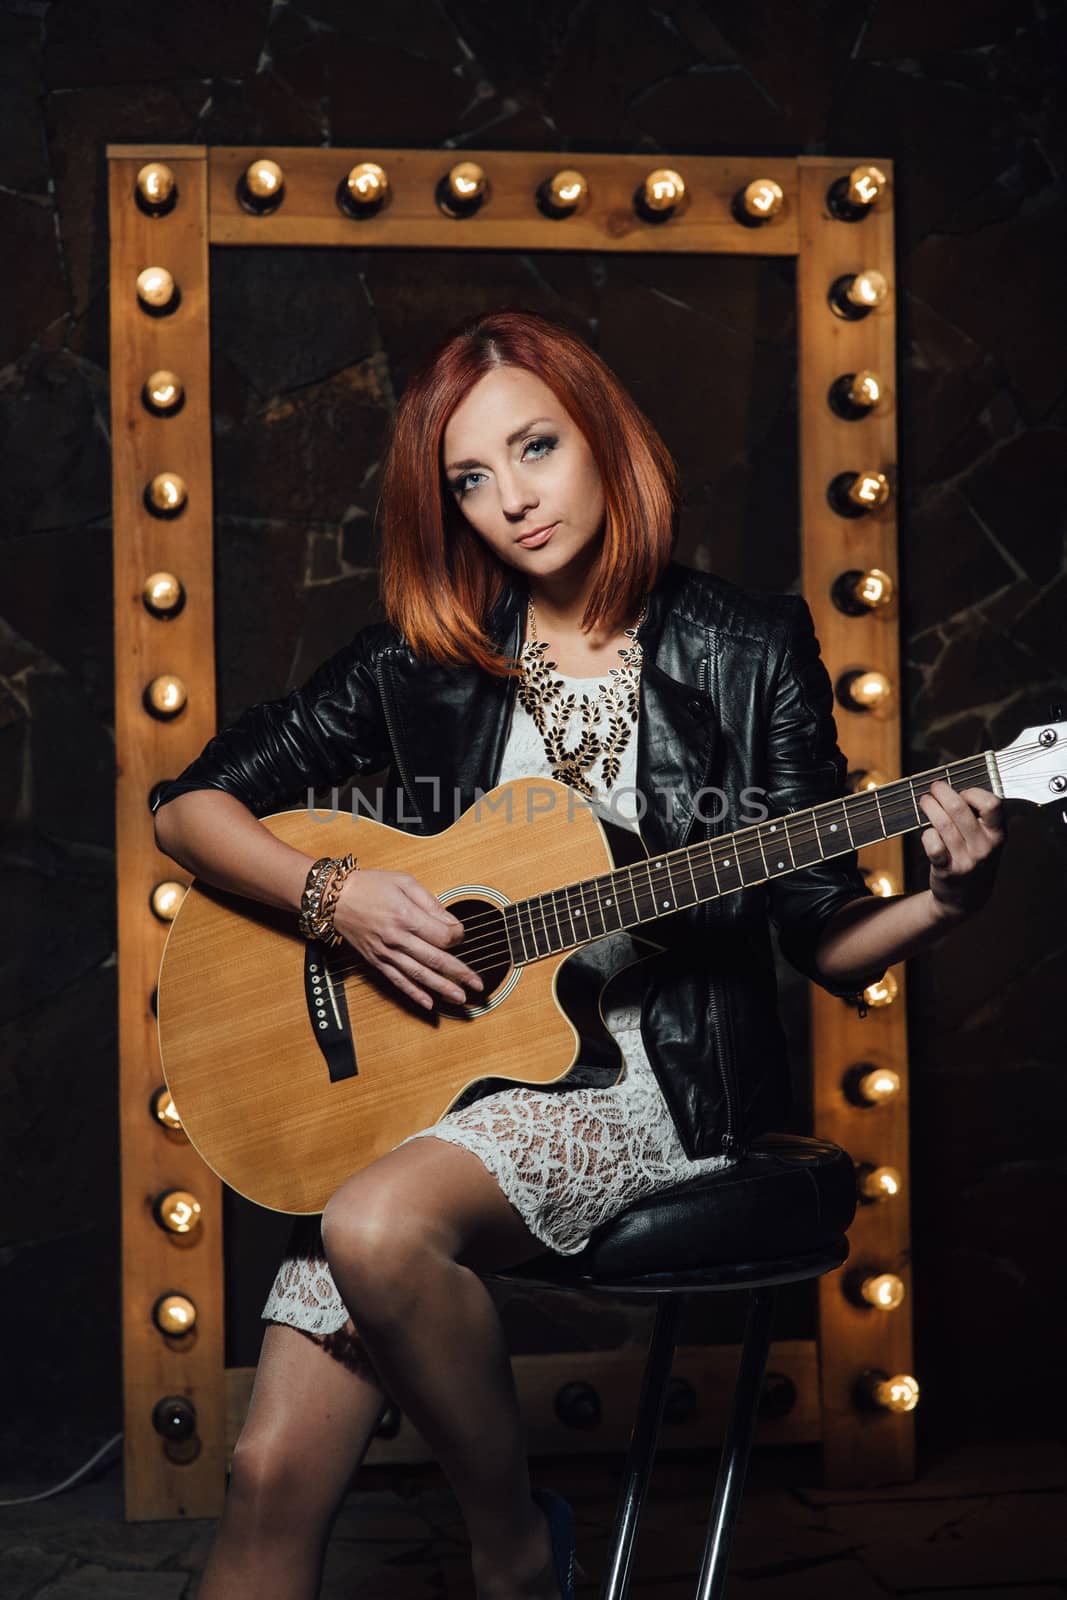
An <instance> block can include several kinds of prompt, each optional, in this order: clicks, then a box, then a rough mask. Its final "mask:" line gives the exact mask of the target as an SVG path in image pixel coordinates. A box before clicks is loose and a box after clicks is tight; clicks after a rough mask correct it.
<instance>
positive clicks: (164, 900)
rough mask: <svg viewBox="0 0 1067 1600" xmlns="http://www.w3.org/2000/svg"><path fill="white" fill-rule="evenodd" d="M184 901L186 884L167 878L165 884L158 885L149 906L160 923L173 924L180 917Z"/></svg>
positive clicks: (153, 891)
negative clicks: (179, 908)
mask: <svg viewBox="0 0 1067 1600" xmlns="http://www.w3.org/2000/svg"><path fill="white" fill-rule="evenodd" d="M184 899H185V884H184V883H176V882H175V881H174V879H173V878H167V879H165V880H164V882H162V883H157V884H156V886H155V888H154V889H153V890H152V893H151V896H150V898H149V905H150V906H151V907H152V911H153V914H154V915H155V916H157V917H158V918H159V920H160V922H173V921H174V918H175V917H176V916H177V915H178V907H179V906H180V905H181V903H182V901H183V900H184Z"/></svg>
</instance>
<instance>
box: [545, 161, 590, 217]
mask: <svg viewBox="0 0 1067 1600" xmlns="http://www.w3.org/2000/svg"><path fill="white" fill-rule="evenodd" d="M547 198H548V202H549V205H550V206H552V208H553V210H555V211H559V212H561V213H566V212H572V211H577V210H578V208H579V207H580V206H582V205H584V204H585V202H586V200H587V199H588V198H589V185H588V184H587V183H586V181H585V178H584V177H583V176H582V174H581V173H580V172H578V171H576V170H575V168H574V167H563V168H562V169H561V170H560V171H559V172H557V173H554V174H553V176H552V177H551V178H550V179H549V180H548V195H547Z"/></svg>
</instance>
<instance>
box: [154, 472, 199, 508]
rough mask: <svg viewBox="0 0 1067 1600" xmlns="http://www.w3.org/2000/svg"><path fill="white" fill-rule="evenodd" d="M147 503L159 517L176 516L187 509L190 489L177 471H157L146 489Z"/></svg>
mask: <svg viewBox="0 0 1067 1600" xmlns="http://www.w3.org/2000/svg"><path fill="white" fill-rule="evenodd" d="M144 497H145V504H146V505H147V507H148V509H149V510H150V511H153V512H154V513H155V514H156V516H157V517H176V516H177V515H178V513H179V512H180V511H183V510H184V509H185V503H186V501H187V500H188V498H189V491H188V490H187V489H186V487H185V479H184V478H181V477H179V476H178V474H177V473H176V472H157V473H156V475H155V477H154V478H153V479H152V481H151V483H150V484H149V485H148V487H147V488H146V490H145V495H144Z"/></svg>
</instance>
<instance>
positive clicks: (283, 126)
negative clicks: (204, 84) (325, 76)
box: [196, 72, 323, 259]
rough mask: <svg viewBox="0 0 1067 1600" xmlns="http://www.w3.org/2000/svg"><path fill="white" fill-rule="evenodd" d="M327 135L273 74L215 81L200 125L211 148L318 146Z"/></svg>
mask: <svg viewBox="0 0 1067 1600" xmlns="http://www.w3.org/2000/svg"><path fill="white" fill-rule="evenodd" d="M322 133H323V130H322V121H321V118H320V117H318V116H317V115H316V114H315V111H314V108H313V107H312V106H308V105H303V104H301V102H300V99H299V98H298V96H297V95H295V94H294V93H293V91H292V89H290V88H289V86H288V85H287V84H284V83H282V82H281V81H280V80H279V79H278V78H277V77H276V76H275V75H274V74H273V73H271V72H257V73H256V74H255V76H254V77H249V78H246V79H244V80H243V81H236V82H235V81H233V80H231V79H227V78H215V79H213V81H212V83H211V95H210V99H209V100H208V101H207V102H206V104H205V107H204V109H203V111H202V112H201V114H200V116H199V118H198V120H197V125H196V137H197V138H198V139H202V140H203V141H204V143H205V144H236V145H241V144H249V145H251V144H271V145H279V144H280V145H293V144H296V145H305V144H311V145H318V144H321V143H322ZM227 253H228V252H227ZM216 259H218V258H216Z"/></svg>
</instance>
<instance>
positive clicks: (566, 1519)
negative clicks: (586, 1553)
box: [533, 1489, 585, 1600]
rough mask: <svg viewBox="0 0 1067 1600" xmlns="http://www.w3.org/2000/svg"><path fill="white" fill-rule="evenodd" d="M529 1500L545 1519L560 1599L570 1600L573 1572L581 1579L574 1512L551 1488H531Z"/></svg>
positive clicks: (572, 1587)
mask: <svg viewBox="0 0 1067 1600" xmlns="http://www.w3.org/2000/svg"><path fill="white" fill-rule="evenodd" d="M533 1497H534V1500H535V1501H536V1503H537V1504H538V1505H539V1506H540V1507H541V1510H542V1511H543V1512H544V1514H545V1516H546V1517H547V1519H548V1532H549V1536H550V1537H551V1540H552V1559H553V1560H554V1562H555V1564H556V1581H557V1583H558V1584H559V1592H560V1594H561V1596H562V1597H563V1600H574V1576H575V1573H579V1574H580V1575H581V1576H582V1577H583V1578H584V1576H585V1573H584V1572H583V1570H582V1568H581V1567H580V1566H579V1565H578V1562H577V1561H576V1559H575V1555H574V1512H573V1511H572V1510H571V1508H570V1506H569V1505H568V1503H567V1501H566V1500H564V1498H563V1496H562V1495H559V1494H553V1493H552V1491H551V1489H535V1490H534V1491H533Z"/></svg>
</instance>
